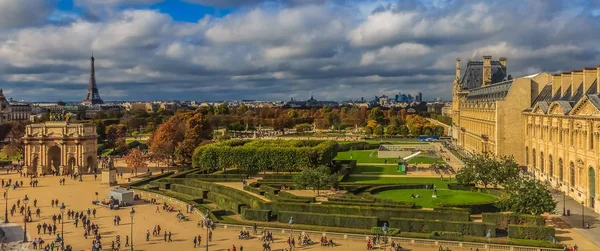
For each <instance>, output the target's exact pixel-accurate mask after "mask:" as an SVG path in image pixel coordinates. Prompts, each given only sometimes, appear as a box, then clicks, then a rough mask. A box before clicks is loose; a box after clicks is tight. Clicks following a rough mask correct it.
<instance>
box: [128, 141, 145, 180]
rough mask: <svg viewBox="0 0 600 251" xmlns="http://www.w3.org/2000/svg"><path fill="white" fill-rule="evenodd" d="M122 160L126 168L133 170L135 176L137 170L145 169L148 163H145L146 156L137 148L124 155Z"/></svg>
mask: <svg viewBox="0 0 600 251" xmlns="http://www.w3.org/2000/svg"><path fill="white" fill-rule="evenodd" d="M124 160H125V163H126V164H127V167H128V168H131V169H133V170H135V174H136V175H137V171H138V168H146V167H147V166H148V163H146V156H144V153H142V151H140V150H138V149H137V148H134V149H132V150H131V151H130V152H129V153H128V154H127V155H125V158H124Z"/></svg>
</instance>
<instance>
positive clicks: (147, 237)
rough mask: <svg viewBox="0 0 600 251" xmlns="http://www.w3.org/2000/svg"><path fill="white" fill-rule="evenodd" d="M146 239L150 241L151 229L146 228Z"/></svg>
mask: <svg viewBox="0 0 600 251" xmlns="http://www.w3.org/2000/svg"><path fill="white" fill-rule="evenodd" d="M146 241H150V230H146Z"/></svg>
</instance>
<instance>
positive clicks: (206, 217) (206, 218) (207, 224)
mask: <svg viewBox="0 0 600 251" xmlns="http://www.w3.org/2000/svg"><path fill="white" fill-rule="evenodd" d="M209 216H210V215H209V214H208V210H207V211H206V215H204V226H205V227H206V251H208V230H209V229H210V227H211V226H212V224H213V222H212V221H211V220H210V217H209Z"/></svg>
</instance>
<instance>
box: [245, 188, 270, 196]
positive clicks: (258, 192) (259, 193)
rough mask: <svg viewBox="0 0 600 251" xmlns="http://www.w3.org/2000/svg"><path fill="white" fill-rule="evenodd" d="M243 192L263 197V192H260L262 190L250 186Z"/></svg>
mask: <svg viewBox="0 0 600 251" xmlns="http://www.w3.org/2000/svg"><path fill="white" fill-rule="evenodd" d="M244 190H246V191H248V192H252V193H255V194H258V195H264V194H265V191H262V190H260V189H258V188H256V187H252V186H245V187H244Z"/></svg>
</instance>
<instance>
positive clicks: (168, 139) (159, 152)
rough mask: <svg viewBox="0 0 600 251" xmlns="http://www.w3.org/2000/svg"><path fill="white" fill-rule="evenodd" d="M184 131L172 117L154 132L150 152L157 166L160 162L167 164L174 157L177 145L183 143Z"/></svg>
mask: <svg viewBox="0 0 600 251" xmlns="http://www.w3.org/2000/svg"><path fill="white" fill-rule="evenodd" d="M183 131H184V130H182V128H181V126H180V124H178V123H176V122H175V121H174V120H173V117H171V119H169V120H168V121H167V122H165V123H162V124H161V125H160V127H158V129H157V130H156V131H155V132H154V134H153V137H152V141H151V142H150V152H151V153H152V158H153V160H154V161H156V163H157V165H158V163H159V162H165V161H166V160H168V159H170V158H172V157H173V154H174V153H175V149H176V147H177V145H178V144H179V142H181V141H183V138H184V132H183Z"/></svg>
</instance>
